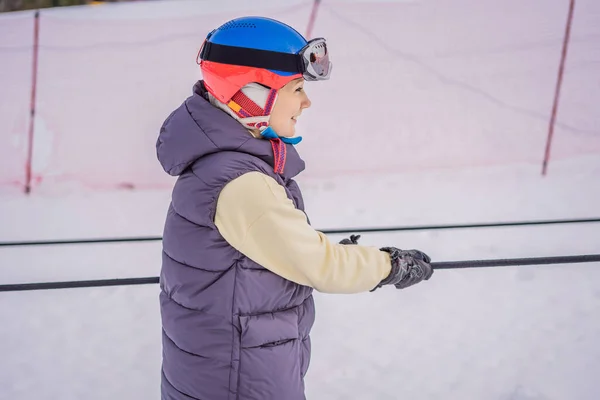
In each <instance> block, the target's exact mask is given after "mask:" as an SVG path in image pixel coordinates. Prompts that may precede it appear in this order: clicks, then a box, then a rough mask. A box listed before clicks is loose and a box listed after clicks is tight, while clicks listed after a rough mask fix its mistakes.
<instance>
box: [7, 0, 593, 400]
mask: <svg viewBox="0 0 600 400" xmlns="http://www.w3.org/2000/svg"><path fill="white" fill-rule="evenodd" d="M0 11H4V12H3V13H1V14H0V285H10V284H16V285H20V284H28V283H40V282H61V281H80V280H92V279H114V278H137V277H154V276H157V275H158V273H159V270H160V252H161V243H160V235H161V234H162V224H163V223H164V217H165V215H166V210H167V207H168V204H169V201H170V190H171V187H172V185H173V183H174V178H173V177H170V176H168V175H167V174H165V173H164V171H162V169H161V167H160V165H159V164H158V161H157V159H156V150H155V144H156V138H157V136H158V133H159V130H160V127H161V124H162V122H163V121H164V120H165V118H166V117H167V116H168V115H169V113H170V112H171V111H172V110H174V109H175V108H177V107H178V106H179V105H180V104H181V103H182V102H183V101H184V100H185V99H186V97H187V96H190V95H191V91H192V86H193V85H194V83H195V82H196V81H197V80H198V79H201V75H200V71H199V67H198V65H197V64H196V55H197V52H198V50H199V48H200V46H201V44H202V41H203V40H204V38H205V36H206V34H207V33H208V32H210V31H211V30H212V29H214V28H215V27H218V26H219V25H221V24H222V23H224V22H226V21H228V20H230V19H232V18H235V17H238V16H244V15H263V16H268V17H272V18H275V19H279V20H281V21H283V22H285V23H288V24H290V25H291V26H293V27H294V28H296V29H297V30H298V31H299V32H300V33H302V34H303V35H305V36H306V37H307V38H311V37H325V38H327V41H328V44H329V47H330V51H331V58H332V61H333V65H334V66H333V71H332V77H331V79H330V80H329V81H326V82H307V84H306V86H305V87H306V91H307V93H308V95H309V97H310V98H311V100H312V107H311V108H310V109H308V110H306V111H305V112H304V113H303V115H302V118H301V119H300V121H299V123H298V126H297V130H298V133H299V135H301V136H303V138H304V140H303V141H302V143H300V144H299V145H298V146H297V147H298V150H299V152H300V154H301V156H302V158H303V159H304V160H305V161H306V170H305V171H304V172H303V173H302V174H301V175H300V176H299V177H298V182H299V183H300V186H301V187H302V189H303V192H304V196H305V201H306V207H307V212H308V215H309V216H310V218H311V222H312V224H313V226H315V228H317V229H324V230H328V229H347V230H349V231H356V232H360V231H361V229H367V228H368V229H375V231H372V232H370V233H366V234H364V235H363V238H362V239H361V242H362V243H363V244H367V245H375V246H382V245H394V246H398V247H402V248H409V247H410V248H419V249H421V250H424V251H426V252H427V253H428V254H430V256H432V258H433V259H434V261H461V260H472V259H494V258H514V257H542V256H562V255H578V254H597V253H600V240H599V239H598V238H600V227H599V225H598V223H597V221H598V218H600V112H598V111H599V110H598V104H600V68H599V66H600V2H598V1H596V0H577V1H574V0H530V1H526V2H524V1H521V0H504V1H491V0H490V1H481V0H455V1H452V2H448V1H443V0H362V1H359V0H336V1H334V0H322V1H313V0H285V1H284V0H256V1H253V2H247V1H239V0H221V1H219V2H214V1H208V0H152V1H150V0H149V1H143V0H138V1H75V0H73V1H66V0H64V1H63V0H60V1H46V0H39V1H27V0H22V1H17V0H0ZM564 220H569V221H573V222H570V223H559V222H558V221H564ZM535 221H550V223H547V224H544V225H535V224H529V223H530V222H535ZM552 221H554V222H552ZM506 222H521V223H524V224H522V225H520V226H510V227H503V226H501V224H502V223H506ZM481 223H488V224H491V226H488V227H485V228H474V227H473V228H468V229H464V228H456V227H455V228H444V229H437V228H436V229H428V228H423V229H415V230H403V229H404V228H410V227H415V226H423V225H427V226H437V227H439V226H442V225H453V226H456V225H462V224H481ZM390 227H391V228H393V229H391V230H385V231H379V232H378V231H376V230H377V229H380V228H381V229H387V228H390ZM330 236H331V240H336V241H337V240H340V239H341V238H342V236H344V235H341V234H332V235H330ZM115 238H116V239H119V238H129V239H131V240H129V239H128V240H127V241H125V242H116V241H112V242H111V241H104V242H102V240H105V239H115ZM144 238H146V239H148V240H142V239H144ZM86 239H100V242H99V243H93V244H90V243H87V244H81V243H80V244H77V243H75V242H74V241H77V240H86ZM61 240H62V241H67V242H68V243H65V244H49V243H41V244H39V243H38V244H37V245H32V244H27V243H23V242H31V241H41V242H46V241H51V242H56V241H61ZM598 267H599V264H598V263H587V264H585V263H584V264H562V265H551V266H549V265H543V266H542V265H540V266H527V267H523V266H514V267H503V268H490V269H473V270H452V271H437V272H436V274H434V278H432V280H431V281H429V282H427V284H426V285H423V286H420V287H418V288H415V290H410V291H406V292H403V293H398V292H397V291H394V290H382V291H378V292H376V293H365V294H360V295H355V296H331V295H329V296H327V295H322V294H319V293H317V294H316V302H317V322H316V324H315V328H314V332H313V360H312V362H311V368H310V369H309V375H308V377H307V396H308V398H310V399H348V398H352V399H414V400H421V399H444V400H447V399H482V400H488V399H498V400H515V399H516V400H559V399H560V400H563V399H564V400H572V399H577V400H580V399H583V400H588V399H589V400H596V399H598V398H599V396H600V385H599V384H598V383H597V380H596V379H595V378H596V377H597V376H598V374H600V346H598V344H597V338H598V337H599V336H600V320H599V319H598V318H597V316H598V315H600V284H599V282H600V269H599V268H598ZM0 288H1V286H0ZM0 321H3V323H2V324H0V353H1V354H3V357H2V360H0V399H5V398H6V399H13V400H14V399H18V400H21V399H34V398H35V399H57V398H60V399H80V398H87V399H152V398H155V399H158V398H159V394H158V393H159V378H160V357H161V348H160V316H159V313H158V285H155V284H150V285H137V286H126V285H124V286H114V287H94V288H91V287H87V288H78V289H53V290H33V291H11V292H8V291H0ZM357 327H359V328H357Z"/></svg>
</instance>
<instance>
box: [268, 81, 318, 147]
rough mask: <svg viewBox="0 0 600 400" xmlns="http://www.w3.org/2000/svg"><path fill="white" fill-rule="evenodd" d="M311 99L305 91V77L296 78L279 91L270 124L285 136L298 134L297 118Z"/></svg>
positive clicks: (280, 134)
mask: <svg viewBox="0 0 600 400" xmlns="http://www.w3.org/2000/svg"><path fill="white" fill-rule="evenodd" d="M310 104H311V103H310V100H309V98H308V96H307V95H306V93H305V92H304V79H302V78H298V79H294V80H293V81H291V82H290V83H288V84H287V85H285V86H284V87H282V88H281V89H279V92H278V93H277V100H276V101H275V105H274V106H273V109H272V110H271V116H270V118H269V125H270V126H271V128H273V130H274V131H275V132H276V133H277V134H278V135H279V136H283V137H293V136H294V135H295V134H296V120H297V118H298V117H299V116H300V114H301V113H302V110H304V109H305V108H308V107H310Z"/></svg>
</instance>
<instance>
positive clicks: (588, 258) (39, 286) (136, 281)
mask: <svg viewBox="0 0 600 400" xmlns="http://www.w3.org/2000/svg"><path fill="white" fill-rule="evenodd" d="M589 262H600V254H587V255H575V256H558V257H534V258H508V259H495V260H494V259H491V260H466V261H448V262H432V263H431V266H432V267H433V269H434V270H445V269H446V270H447V269H464V268H489V267H508V266H525V265H548V264H575V263H589ZM157 283H159V277H157V276H154V277H142V278H123V279H100V280H87V281H66V282H41V283H16V284H9V285H0V292H16V291H29V290H50V289H74V288H91V287H106V286H128V285H147V284H157Z"/></svg>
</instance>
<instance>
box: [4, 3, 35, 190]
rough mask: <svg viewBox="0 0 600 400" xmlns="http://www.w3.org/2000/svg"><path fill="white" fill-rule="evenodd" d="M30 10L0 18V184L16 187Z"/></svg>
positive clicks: (22, 164) (25, 111)
mask: <svg viewBox="0 0 600 400" xmlns="http://www.w3.org/2000/svg"><path fill="white" fill-rule="evenodd" d="M32 45H33V13H23V14H18V15H16V16H13V15H7V16H3V18H2V19H1V20H0V187H10V188H14V189H18V188H19V187H22V186H23V184H24V181H25V168H26V163H27V147H28V139H27V137H28V135H27V133H28V129H29V120H30V119H29V112H30V98H31V80H32V79H31V76H32V73H31V66H32V58H33V57H32V50H31V49H32Z"/></svg>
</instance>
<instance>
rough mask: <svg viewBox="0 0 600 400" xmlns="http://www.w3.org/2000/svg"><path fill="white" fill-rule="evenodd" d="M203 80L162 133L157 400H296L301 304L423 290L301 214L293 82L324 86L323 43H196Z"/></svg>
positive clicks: (417, 275) (228, 27)
mask: <svg viewBox="0 0 600 400" xmlns="http://www.w3.org/2000/svg"><path fill="white" fill-rule="evenodd" d="M198 62H199V64H200V66H201V72H202V78H203V79H202V80H199V81H198V82H197V83H196V84H195V85H194V87H193V92H192V95H191V96H190V97H188V98H187V99H186V100H185V101H184V102H183V104H182V105H181V106H180V107H178V108H177V109H176V110H175V111H173V112H172V113H171V115H169V116H168V117H167V118H166V120H165V122H164V124H163V126H162V127H161V129H160V134H159V137H158V140H157V156H158V159H159V161H160V163H161V165H162V167H163V168H164V170H165V171H166V172H167V173H168V174H170V175H172V176H177V177H178V179H177V181H176V183H175V185H174V188H173V192H172V199H171V203H170V205H169V208H168V211H167V216H166V222H165V227H164V235H163V253H162V254H163V255H162V269H161V274H160V288H161V292H160V309H161V316H162V328H163V330H162V346H163V360H162V379H161V394H162V399H163V400H167V399H168V400H183V399H202V400H227V399H229V400H233V399H239V400H249V399H257V400H258V399H260V400H271V399H273V400H298V399H304V398H305V394H304V376H305V374H306V372H307V369H308V365H309V360H310V330H311V327H312V325H313V322H314V319H315V309H314V303H313V297H312V292H313V290H317V291H320V292H323V293H361V292H366V291H374V290H375V289H377V288H380V287H382V286H383V285H394V286H395V287H396V288H398V289H404V288H407V287H409V286H412V285H414V284H416V283H418V282H421V281H422V280H427V279H429V278H430V277H431V275H432V273H433V271H432V268H431V266H430V264H429V263H430V259H429V257H428V256H427V255H426V254H424V253H422V252H420V251H417V250H409V251H404V250H400V249H398V248H395V247H383V248H381V249H380V248H376V247H369V246H362V245H359V244H358V242H357V240H358V236H354V235H353V236H351V237H350V239H345V240H343V241H342V242H340V243H332V242H330V241H329V240H328V239H327V237H326V236H324V235H323V234H322V233H321V232H318V231H316V230H314V229H313V228H312V227H311V226H310V224H309V220H308V218H307V216H306V214H305V213H304V203H303V200H302V194H301V192H300V189H299V187H298V185H297V184H296V182H295V181H294V177H295V176H296V175H298V174H299V173H300V172H301V171H302V170H303V169H304V161H303V160H302V159H301V158H300V156H299V154H298V153H297V151H296V149H295V147H294V145H295V144H296V143H298V142H299V141H300V140H301V138H300V137H298V136H296V134H295V126H296V122H297V120H298V117H300V115H301V114H302V112H303V110H305V109H306V108H308V107H310V105H311V103H310V100H309V98H308V96H307V94H306V92H305V91H304V81H319V80H326V79H329V76H330V73H331V68H332V64H331V61H330V59H329V49H328V47H327V44H326V41H325V40H324V39H322V38H318V39H313V40H310V41H307V40H306V39H305V38H304V37H303V36H302V35H301V34H299V33H298V32H297V31H296V30H294V29H293V28H291V27H290V26H288V25H286V24H284V23H282V22H279V21H276V20H273V19H268V18H261V17H244V18H238V19H234V20H231V21H229V22H227V23H225V24H223V25H222V26H220V27H219V28H217V29H215V30H213V31H212V32H210V33H209V34H208V36H207V37H206V40H205V41H204V43H203V45H202V48H201V51H200V53H199V55H198Z"/></svg>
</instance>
